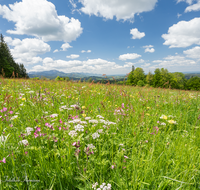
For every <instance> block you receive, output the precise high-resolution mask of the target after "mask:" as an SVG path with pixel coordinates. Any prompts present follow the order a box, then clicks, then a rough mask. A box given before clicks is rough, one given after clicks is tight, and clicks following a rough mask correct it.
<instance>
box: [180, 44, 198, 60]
mask: <svg viewBox="0 0 200 190" xmlns="http://www.w3.org/2000/svg"><path fill="white" fill-rule="evenodd" d="M183 53H184V54H186V57H189V58H193V59H200V47H199V46H196V47H194V48H192V49H188V50H186V51H183Z"/></svg>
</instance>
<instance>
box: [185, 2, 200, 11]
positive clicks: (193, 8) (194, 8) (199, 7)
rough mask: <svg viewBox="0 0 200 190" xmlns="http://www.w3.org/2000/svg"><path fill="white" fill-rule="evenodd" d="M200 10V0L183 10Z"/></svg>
mask: <svg viewBox="0 0 200 190" xmlns="http://www.w3.org/2000/svg"><path fill="white" fill-rule="evenodd" d="M199 10H200V0H199V1H198V2H197V3H196V4H193V5H190V6H188V7H187V8H186V9H185V12H186V13H187V12H191V11H199Z"/></svg>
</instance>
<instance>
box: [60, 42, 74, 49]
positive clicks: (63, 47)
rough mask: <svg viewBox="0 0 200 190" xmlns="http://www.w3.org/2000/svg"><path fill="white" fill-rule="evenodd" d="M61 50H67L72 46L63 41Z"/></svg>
mask: <svg viewBox="0 0 200 190" xmlns="http://www.w3.org/2000/svg"><path fill="white" fill-rule="evenodd" d="M61 48H62V51H67V49H69V48H72V46H70V45H69V44H68V43H64V44H63V45H62V46H61Z"/></svg>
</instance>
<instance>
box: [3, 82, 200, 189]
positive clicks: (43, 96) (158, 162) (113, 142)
mask: <svg viewBox="0 0 200 190" xmlns="http://www.w3.org/2000/svg"><path fill="white" fill-rule="evenodd" d="M0 105H1V107H0V149H1V151H0V189H20V190H22V189H30V190H32V189H37V190H38V189H48V190H50V189H52V190H53V189H56V190H57V189H63V190H64V189H69V190H73V189H74V190H76V189H83V190H87V189H98V190H99V189H103V190H106V189H108V190H109V189H113V190H118V189H122V190H126V189H127V190H130V189H133V190H135V189H137V190H140V189H141V190H147V189H154V190H155V189H156V190H174V189H184V190H187V189H191V190H193V189H200V92H189V91H178V90H169V89H154V88H139V87H129V86H116V85H100V84H88V83H73V82H55V81H41V80H38V81H33V80H23V79H0Z"/></svg>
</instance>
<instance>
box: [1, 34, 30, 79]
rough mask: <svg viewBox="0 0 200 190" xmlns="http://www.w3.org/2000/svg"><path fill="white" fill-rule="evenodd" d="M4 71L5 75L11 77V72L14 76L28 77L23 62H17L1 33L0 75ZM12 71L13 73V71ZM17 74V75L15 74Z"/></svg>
mask: <svg viewBox="0 0 200 190" xmlns="http://www.w3.org/2000/svg"><path fill="white" fill-rule="evenodd" d="M2 71H4V73H5V77H11V76H13V74H14V75H15V77H28V74H27V73H26V69H25V67H24V65H23V64H20V65H19V64H17V63H16V62H15V61H14V59H13V56H12V54H11V52H10V49H9V47H8V45H7V44H6V42H5V41H4V37H3V35H2V34H1V36H0V75H3V72H2ZM13 72H14V73H13ZM17 75H18V76H17Z"/></svg>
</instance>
